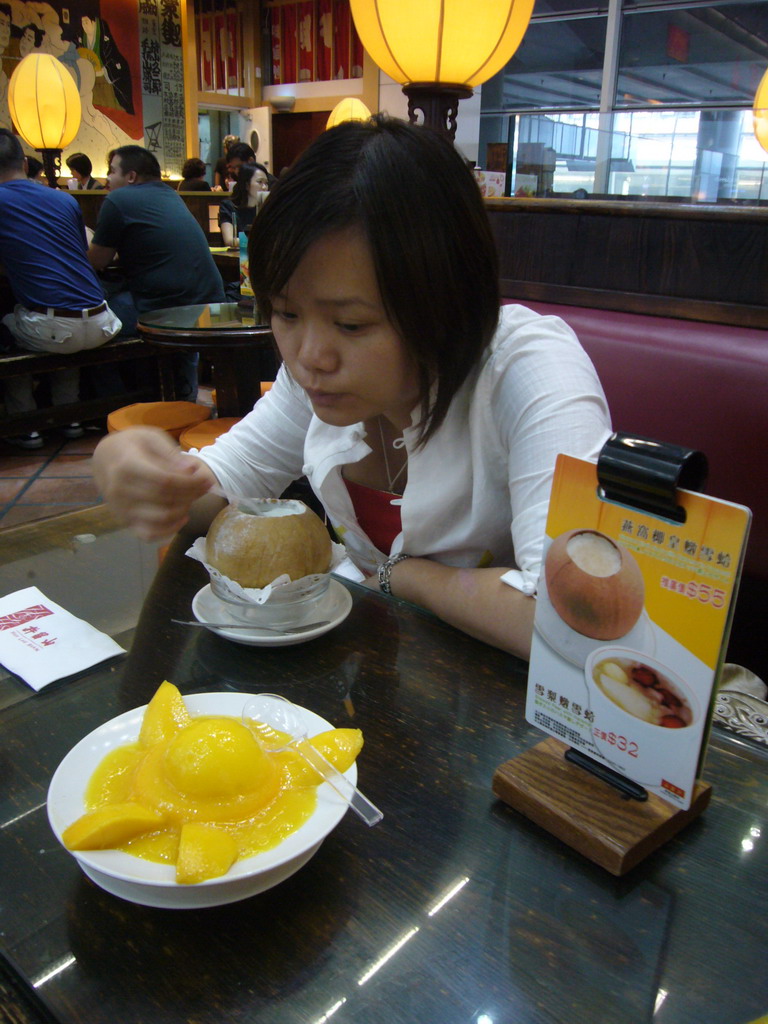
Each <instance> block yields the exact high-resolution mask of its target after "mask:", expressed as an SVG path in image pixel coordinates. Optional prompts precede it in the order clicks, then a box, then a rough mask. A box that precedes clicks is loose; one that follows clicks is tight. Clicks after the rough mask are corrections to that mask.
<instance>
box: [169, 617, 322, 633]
mask: <svg viewBox="0 0 768 1024" xmlns="http://www.w3.org/2000/svg"><path fill="white" fill-rule="evenodd" d="M171 622H175V623H176V625H177V626H197V627H198V629H210V630H215V629H250V630H252V631H253V630H266V632H267V633H281V634H283V636H289V635H291V634H293V633H306V632H308V631H309V630H310V629H319V628H320V626H328V625H330V620H329V619H320V621H319V622H307V623H306V624H305V625H303V626H279V627H278V626H262V625H260V624H258V623H256V622H243V623H239V622H198V621H197V620H196V619H171Z"/></svg>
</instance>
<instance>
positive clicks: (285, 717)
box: [243, 693, 384, 825]
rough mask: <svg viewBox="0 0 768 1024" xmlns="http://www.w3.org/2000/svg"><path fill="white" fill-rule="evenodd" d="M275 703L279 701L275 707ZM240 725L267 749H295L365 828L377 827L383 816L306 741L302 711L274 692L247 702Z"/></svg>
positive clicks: (275, 751)
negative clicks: (285, 736)
mask: <svg viewBox="0 0 768 1024" xmlns="http://www.w3.org/2000/svg"><path fill="white" fill-rule="evenodd" d="M274 701H278V704H277V706H276V705H275V704H274ZM243 724H244V725H247V726H248V728H249V729H252V730H253V731H254V732H255V733H256V735H257V736H258V737H259V740H260V741H261V743H263V744H264V746H265V747H266V749H267V750H269V751H271V752H273V753H278V752H279V751H281V750H295V751H296V753H297V754H299V755H300V756H301V757H303V758H304V760H305V761H306V762H307V763H308V764H309V765H310V766H311V767H312V768H314V769H315V771H316V772H317V773H318V774H319V775H322V777H323V778H324V779H325V781H326V782H327V783H328V785H329V786H331V788H332V789H334V790H335V791H336V792H337V793H338V794H339V796H340V797H342V799H344V800H346V801H347V803H348V804H349V806H350V807H351V808H352V810H353V811H354V812H355V814H357V815H358V816H359V817H360V818H362V819H363V821H364V822H365V824H366V825H376V824H377V823H378V822H380V821H381V819H382V818H383V817H384V815H383V814H382V812H381V811H380V810H379V809H378V807H377V806H376V805H375V804H373V803H371V801H370V800H369V799H368V797H366V796H364V795H363V794H362V793H361V792H360V790H359V789H358V788H357V786H353V785H352V783H351V782H350V781H349V779H348V778H347V777H346V776H345V775H342V774H341V772H340V771H338V770H337V769H336V768H334V766H333V765H332V764H331V762H330V761H328V760H327V758H325V757H323V755H322V754H321V753H320V751H319V750H317V749H316V748H315V747H313V746H312V744H311V743H310V742H309V739H308V738H307V730H306V726H305V725H304V723H303V721H302V718H301V712H300V710H299V708H297V707H296V705H295V704H292V703H291V702H290V701H289V700H288V699H287V697H281V696H280V695H279V694H277V693H260V694H259V695H258V696H256V697H254V698H253V699H252V700H249V701H248V703H247V704H246V705H245V707H244V708H243ZM275 730H278V731H279V732H284V733H288V735H289V736H290V737H291V739H290V740H289V742H288V743H285V742H282V741H281V740H280V738H279V737H276V736H275Z"/></svg>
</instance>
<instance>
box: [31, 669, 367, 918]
mask: <svg viewBox="0 0 768 1024" xmlns="http://www.w3.org/2000/svg"><path fill="white" fill-rule="evenodd" d="M252 697H253V694H245V693H198V694H194V695H189V696H187V697H182V696H181V694H180V692H179V690H178V689H177V688H176V687H175V686H174V685H173V684H171V683H168V682H165V683H163V684H162V685H161V686H160V688H159V689H158V690H157V692H156V693H155V696H154V697H153V698H152V700H151V701H150V703H149V704H147V705H145V706H144V707H140V708H135V709H134V710H133V711H127V712H126V713H125V714H123V715H119V716H118V717H117V718H113V719H112V720H111V721H109V722H106V723H105V724H104V725H102V726H100V727H99V728H98V729H95V730H94V731H93V732H91V733H89V735H88V736H86V737H85V738H84V739H82V740H81V741H80V742H79V743H78V744H77V745H76V746H75V747H73V749H72V750H70V752H69V753H68V754H67V756H66V757H65V758H64V760H63V761H62V762H61V764H60V765H59V767H58V768H57V769H56V772H55V774H54V776H53V779H52V780H51V784H50V787H49V789H48V820H49V821H50V824H51V828H52V829H53V831H54V833H55V835H56V838H57V839H58V840H59V842H60V843H61V844H62V845H63V846H64V847H65V848H66V849H67V850H69V852H70V853H72V855H73V856H74V857H75V858H76V859H77V861H78V863H79V864H80V867H81V868H82V870H83V871H84V872H85V874H86V875H87V876H88V877H89V878H90V879H91V880H92V881H93V882H95V883H96V884H97V885H98V886H100V887H101V888H102V889H105V890H106V891H107V892H110V893H112V894H113V895H115V896H120V897H122V898H123V899H126V900H130V901H131V902H132V903H140V904H142V905H144V906H149V907H172V908H198V907H213V906H219V905H221V904H224V903H233V902H235V901H236V900H242V899H246V898H247V897H249V896H253V895H255V894H256V893H259V892H263V891H264V890H266V889H270V888H271V887H272V886H274V885H277V884H278V883H279V882H282V881H283V880H284V879H286V878H288V877H289V876H290V875H292V874H294V872H296V871H298V870H299V868H300V867H302V866H303V865H304V864H305V863H306V862H307V861H308V860H309V859H310V857H312V855H313V854H314V853H315V852H316V851H317V849H318V848H319V846H320V844H321V843H322V841H323V840H324V839H325V837H326V836H327V835H328V834H329V833H330V832H331V831H332V830H333V829H334V828H335V827H336V825H338V823H339V822H340V821H341V819H342V818H343V816H344V814H345V812H346V810H347V807H348V804H347V802H346V801H345V800H344V799H343V798H342V797H341V796H339V795H338V794H337V793H336V792H335V791H334V790H333V789H332V788H331V787H330V786H329V785H328V784H327V783H325V782H323V781H322V779H321V778H320V776H319V775H318V774H317V773H316V772H315V771H314V769H313V768H311V766H310V765H309V763H308V762H307V761H306V760H305V759H304V758H303V757H301V755H299V754H297V753H296V752H295V751H291V750H290V749H288V750H282V751H279V752H273V751H272V750H271V746H270V747H269V748H268V747H267V746H265V744H264V743H263V742H262V737H263V729H262V730H260V731H259V730H254V729H253V728H250V727H249V726H248V725H247V724H244V723H243V720H242V712H243V708H244V707H245V705H246V703H247V702H248V701H249V700H250V699H252ZM263 701H264V707H265V712H264V713H263V714H262V716H261V717H262V718H263V720H264V721H265V722H266V724H267V725H268V726H272V725H274V723H273V722H270V721H269V719H270V713H269V708H270V706H271V704H272V703H274V705H275V711H276V719H275V720H276V721H279V717H277V716H278V715H279V706H280V701H279V699H277V698H269V697H264V698H263ZM296 711H297V713H298V714H299V715H300V716H301V724H302V725H303V726H304V728H305V729H306V733H307V735H308V736H309V737H310V742H311V743H312V744H313V746H315V747H317V749H319V750H320V751H321V753H322V754H323V755H324V756H325V757H326V758H327V759H328V760H329V761H330V762H331V763H332V764H333V765H334V766H335V767H336V768H337V769H338V770H339V771H341V772H343V773H344V775H345V776H346V777H347V778H348V779H349V781H350V782H351V783H352V784H353V785H355V784H356V782H357V767H356V765H355V758H356V757H357V754H358V753H359V751H360V749H361V747H362V743H363V737H362V733H361V732H360V731H359V730H358V729H334V728H333V727H332V726H331V725H330V723H328V722H326V721H325V719H323V718H321V717H320V716H319V715H316V714H314V713H313V712H311V711H308V710H307V709H306V708H296ZM287 738H288V737H286V739H287Z"/></svg>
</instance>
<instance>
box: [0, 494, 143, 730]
mask: <svg viewBox="0 0 768 1024" xmlns="http://www.w3.org/2000/svg"><path fill="white" fill-rule="evenodd" d="M157 566H158V546H157V545H156V544H146V543H143V542H142V541H140V540H138V539H137V538H136V537H134V536H133V535H132V534H131V533H130V532H129V531H128V530H126V529H122V528H120V527H119V526H118V525H117V523H116V522H115V521H114V519H113V518H112V517H111V515H110V514H109V512H108V511H107V509H106V508H105V507H104V506H96V507H94V508H88V509H85V510H82V511H79V512H72V513H69V514H66V515H61V516H55V517H52V518H50V519H45V520H39V521H37V522H33V523H27V524H24V525H23V526H18V527H12V528H9V529H4V530H0V595H1V596H6V595H7V594H12V593H14V592H15V591H17V590H23V589H24V588H26V587H31V586H35V587H38V588H39V589H40V590H41V591H42V593H43V594H45V596H46V597H47V598H49V599H50V600H52V601H55V602H56V604H59V605H61V606H62V607H63V608H66V610H67V611H68V612H71V613H72V614H73V615H76V616H77V617H78V618H81V619H85V621H86V622H89V623H90V624H91V625H92V626H95V627H96V628H97V629H100V630H102V632H104V633H107V634H108V635H109V636H111V637H112V638H113V639H114V640H116V641H117V643H119V644H120V645H121V646H122V647H126V646H127V645H128V644H129V642H130V637H131V633H132V630H133V627H134V626H135V625H136V623H137V621H138V617H139V613H140V611H141V606H142V602H143V601H144V597H145V595H146V593H147V591H148V589H149V586H150V584H151V582H152V579H153V577H154V575H155V572H156V570H157ZM32 696H34V691H33V690H32V689H30V688H29V687H28V686H26V684H24V683H23V682H22V681H21V680H20V679H18V678H17V677H16V676H12V675H10V674H9V673H8V672H7V671H6V670H5V668H3V667H2V665H0V710H1V709H3V708H5V707H8V706H10V705H12V704H15V703H17V702H19V701H22V700H25V699H27V698H29V697H32Z"/></svg>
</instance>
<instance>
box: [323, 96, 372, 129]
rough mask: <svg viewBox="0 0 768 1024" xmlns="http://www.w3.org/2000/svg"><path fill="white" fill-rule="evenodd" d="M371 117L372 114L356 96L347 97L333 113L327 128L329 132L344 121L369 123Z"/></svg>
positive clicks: (337, 105) (338, 104)
mask: <svg viewBox="0 0 768 1024" xmlns="http://www.w3.org/2000/svg"><path fill="white" fill-rule="evenodd" d="M370 116H371V112H370V110H369V109H368V107H366V105H365V104H364V103H363V101H362V100H359V99H357V97H356V96H345V97H344V99H343V100H339V102H338V103H337V104H336V106H335V107H334V108H333V110H332V111H331V113H330V116H329V118H328V121H327V123H326V125H325V128H326V131H327V130H328V129H329V128H333V127H334V126H335V125H337V124H341V122H342V121H367V120H368V118H369V117H370Z"/></svg>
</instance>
